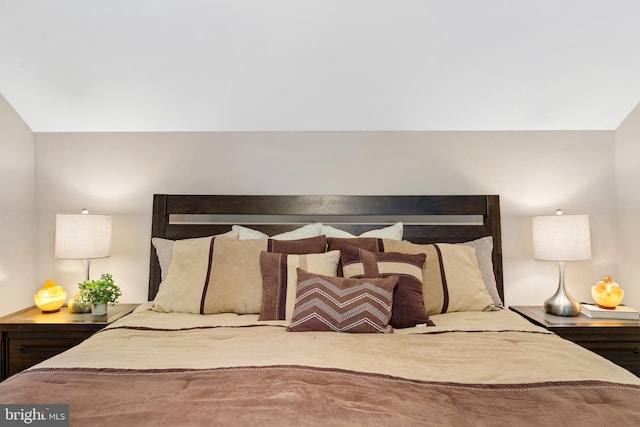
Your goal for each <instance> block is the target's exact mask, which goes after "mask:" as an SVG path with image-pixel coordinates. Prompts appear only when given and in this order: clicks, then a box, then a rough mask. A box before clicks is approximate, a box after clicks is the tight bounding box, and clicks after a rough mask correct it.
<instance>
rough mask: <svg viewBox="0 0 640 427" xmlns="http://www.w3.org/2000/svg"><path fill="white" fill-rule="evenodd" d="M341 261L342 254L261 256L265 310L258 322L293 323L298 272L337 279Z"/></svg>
mask: <svg viewBox="0 0 640 427" xmlns="http://www.w3.org/2000/svg"><path fill="white" fill-rule="evenodd" d="M339 259H340V251H331V252H326V253H323V254H308V255H288V254H280V253H271V252H262V253H261V254H260V271H261V272H262V306H261V308H260V317H259V319H258V320H291V317H292V316H293V307H294V305H295V299H296V288H297V285H298V273H297V269H298V268H301V269H303V270H305V271H308V272H310V273H316V274H322V275H324V276H335V275H336V272H337V270H338V261H339Z"/></svg>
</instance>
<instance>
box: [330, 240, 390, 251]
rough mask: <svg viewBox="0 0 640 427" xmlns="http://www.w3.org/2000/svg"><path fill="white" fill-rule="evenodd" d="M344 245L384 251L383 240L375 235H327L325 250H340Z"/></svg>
mask: <svg viewBox="0 0 640 427" xmlns="http://www.w3.org/2000/svg"><path fill="white" fill-rule="evenodd" d="M345 246H355V247H357V248H362V249H366V250H368V251H371V252H384V242H383V240H382V239H378V238H377V237H327V250H329V251H335V250H338V251H340V250H342V248H344V247H345Z"/></svg>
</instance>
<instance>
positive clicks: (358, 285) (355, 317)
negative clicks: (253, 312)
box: [287, 268, 398, 333]
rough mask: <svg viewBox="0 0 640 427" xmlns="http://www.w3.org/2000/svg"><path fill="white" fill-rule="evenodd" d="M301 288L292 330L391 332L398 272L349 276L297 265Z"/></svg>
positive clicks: (290, 329) (297, 297)
mask: <svg viewBox="0 0 640 427" xmlns="http://www.w3.org/2000/svg"><path fill="white" fill-rule="evenodd" d="M297 271H298V289H297V291H296V304H295V310H294V311H293V318H292V319H291V324H290V325H289V327H288V328H287V331H289V332H306V331H335V332H353V333H356V332H359V333H371V332H378V333H390V332H393V328H392V327H391V326H389V319H390V318H391V307H392V305H393V290H394V289H395V287H396V284H397V283H398V277H397V276H389V277H386V278H384V279H349V278H345V277H329V276H323V275H321V274H313V273H308V272H306V271H304V270H302V269H300V268H299V269H298V270H297Z"/></svg>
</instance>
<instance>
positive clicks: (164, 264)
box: [151, 230, 238, 280]
mask: <svg viewBox="0 0 640 427" xmlns="http://www.w3.org/2000/svg"><path fill="white" fill-rule="evenodd" d="M211 237H213V236H208V237H196V239H210V238H211ZM215 237H224V238H230V239H237V238H238V232H237V231H235V230H230V231H227V232H226V233H223V234H218V235H216V236H215ZM185 240H193V239H185ZM174 243H175V240H170V239H163V238H161V237H153V238H152V239H151V244H153V247H154V248H155V250H156V256H157V257H158V263H159V264H160V277H161V279H162V280H164V279H166V278H167V273H168V272H169V266H170V265H171V260H172V259H173V244H174Z"/></svg>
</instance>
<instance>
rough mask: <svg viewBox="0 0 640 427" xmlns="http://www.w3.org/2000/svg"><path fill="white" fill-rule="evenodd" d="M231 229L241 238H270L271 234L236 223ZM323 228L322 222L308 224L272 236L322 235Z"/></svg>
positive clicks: (282, 238)
mask: <svg viewBox="0 0 640 427" xmlns="http://www.w3.org/2000/svg"><path fill="white" fill-rule="evenodd" d="M231 229H232V230H235V231H237V232H238V233H239V239H240V240H249V239H268V238H269V236H268V235H267V234H265V233H263V232H262V231H259V230H254V229H253V228H249V227H245V226H242V225H234V226H233V227H231ZM321 229H322V224H320V223H314V224H307V225H304V226H302V227H300V228H296V229H295V230H291V231H287V232H286V233H280V234H276V235H275V236H271V238H272V239H276V240H298V239H307V238H309V237H317V236H321V235H322V233H321V232H320V231H321Z"/></svg>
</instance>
